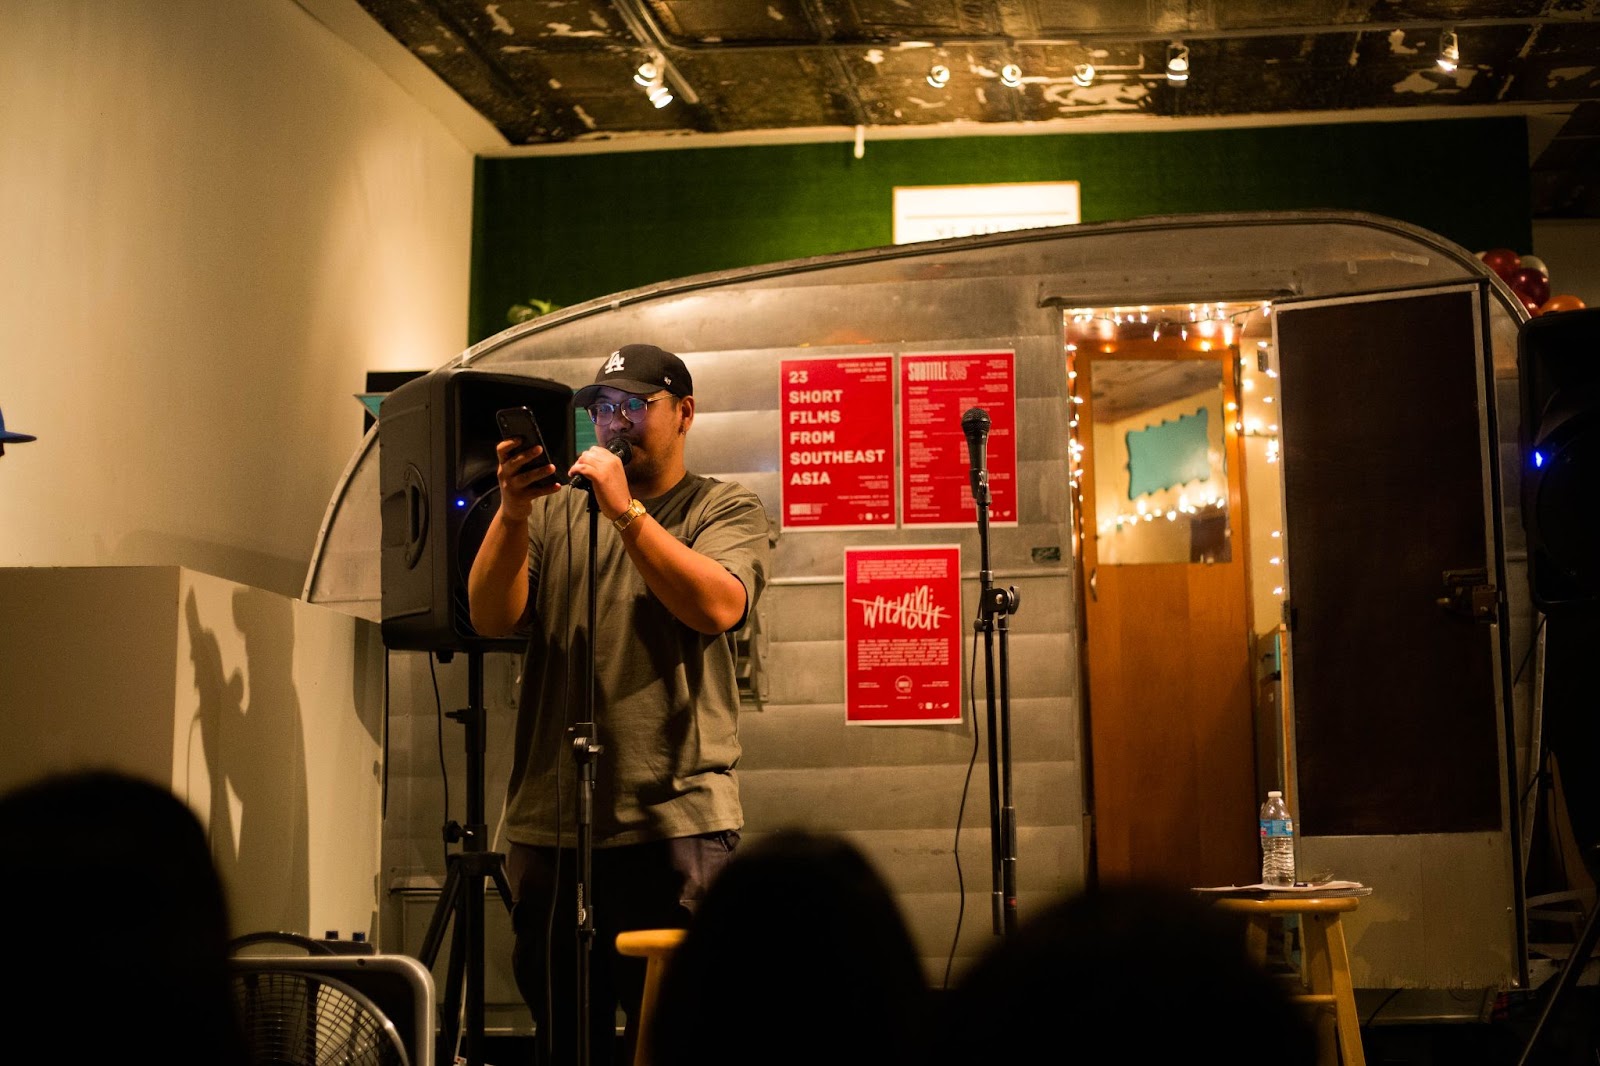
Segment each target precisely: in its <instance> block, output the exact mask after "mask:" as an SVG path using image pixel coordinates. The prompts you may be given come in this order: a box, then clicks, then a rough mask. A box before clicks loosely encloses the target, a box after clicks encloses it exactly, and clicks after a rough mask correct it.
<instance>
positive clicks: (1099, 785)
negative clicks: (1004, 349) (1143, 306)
mask: <svg viewBox="0 0 1600 1066" xmlns="http://www.w3.org/2000/svg"><path fill="white" fill-rule="evenodd" d="M1235 360H1236V351H1235V350H1234V349H1232V348H1224V349H1221V350H1219V351H1213V352H1197V351H1193V350H1191V349H1189V348H1187V347H1186V346H1183V345H1181V344H1175V343H1163V342H1157V341H1145V342H1139V343H1135V344H1133V345H1127V346H1124V347H1122V348H1121V349H1119V350H1118V351H1116V352H1115V353H1114V354H1098V355H1088V356H1085V355H1084V354H1083V353H1079V357H1078V359H1077V360H1076V369H1077V370H1078V373H1080V374H1083V373H1085V371H1087V374H1088V379H1089V380H1088V386H1087V388H1086V389H1081V390H1080V395H1086V396H1087V403H1085V404H1084V405H1083V408H1084V410H1083V413H1082V414H1081V415H1080V419H1081V421H1082V422H1083V425H1082V426H1081V427H1080V429H1079V440H1081V441H1083V442H1084V447H1085V454H1084V456H1083V465H1082V469H1083V491H1082V499H1083V504H1082V507H1083V512H1082V521H1083V539H1082V545H1083V549H1082V550H1083V566H1082V570H1081V572H1082V574H1083V580H1084V588H1083V602H1084V604H1085V642H1086V645H1087V651H1086V662H1087V664H1088V665H1087V669H1088V693H1089V700H1088V708H1087V717H1088V723H1089V725H1088V734H1089V749H1090V761H1091V767H1090V770H1091V775H1092V776H1091V779H1090V792H1091V798H1090V804H1091V810H1092V812H1093V825H1094V844H1093V868H1094V875H1095V877H1096V878H1097V879H1099V880H1100V881H1101V882H1111V881H1123V880H1131V879H1153V880H1157V881H1162V882H1166V883H1169V884H1174V885H1178V886H1183V887H1190V886H1195V885H1225V884H1248V883H1253V882H1255V881H1258V880H1260V861H1259V858H1258V847H1259V844H1258V838H1257V834H1256V806H1257V804H1258V802H1259V801H1258V799H1257V798H1256V796H1255V791H1256V788H1255V782H1256V773H1255V740H1254V719H1253V713H1252V680H1251V678H1252V671H1251V665H1252V648H1251V640H1250V619H1249V608H1248V605H1247V604H1248V600H1247V587H1248V586H1247V580H1246V572H1245V568H1246V562H1245V558H1246V551H1245V545H1246V539H1245V535H1244V534H1245V525H1244V518H1245V516H1244V499H1243V494H1242V490H1241V486H1242V484H1243V476H1242V470H1241V466H1240V464H1241V462H1242V457H1241V449H1240V448H1239V439H1238V435H1237V433H1236V431H1235V428H1234V418H1235V414H1234V412H1236V411H1237V399H1238V397H1237V391H1236V373H1235ZM1201 475H1203V476H1201ZM1147 516H1148V517H1147Z"/></svg>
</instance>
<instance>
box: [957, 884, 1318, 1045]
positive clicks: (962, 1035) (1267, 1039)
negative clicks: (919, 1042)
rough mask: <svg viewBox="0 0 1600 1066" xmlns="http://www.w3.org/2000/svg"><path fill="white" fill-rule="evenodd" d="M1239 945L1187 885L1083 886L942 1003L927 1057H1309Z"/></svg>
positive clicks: (1282, 996)
mask: <svg viewBox="0 0 1600 1066" xmlns="http://www.w3.org/2000/svg"><path fill="white" fill-rule="evenodd" d="M1302 1011H1303V1008H1301V1007H1299V1006H1297V1005H1296V1004H1294V1003H1292V1002H1291V1001H1290V999H1289V993H1288V990H1287V989H1285V988H1283V987H1282V986H1281V985H1280V984H1279V983H1278V982H1277V981H1276V980H1275V979H1274V978H1273V977H1271V976H1270V975H1269V974H1267V973H1265V972H1264V971H1263V970H1262V969H1261V968H1260V967H1259V966H1257V965H1256V964H1255V963H1254V962H1253V961H1252V960H1251V959H1250V957H1249V955H1248V954H1247V952H1246V948H1245V936H1244V925H1243V920H1242V919H1241V918H1240V917H1239V916H1238V915H1236V914H1229V913H1225V912H1223V911H1220V910H1218V909H1216V908H1214V907H1212V906H1210V905H1209V904H1207V903H1206V902H1204V901H1203V900H1200V899H1198V898H1196V897H1195V896H1194V895H1193V893H1190V892H1185V891H1183V890H1181V889H1176V888H1168V887H1161V886H1153V885H1117V886H1110V887H1105V888H1100V889H1091V890H1087V891H1084V892H1080V893H1076V894H1073V895H1071V896H1069V897H1064V898H1062V899H1060V900H1057V901H1056V902H1054V903H1052V904H1050V905H1048V906H1046V907H1045V908H1044V909H1043V910H1041V911H1040V912H1038V913H1037V914H1036V915H1034V916H1033V917H1031V918H1028V919H1025V920H1024V921H1022V922H1021V923H1020V924H1019V926H1018V928H1017V929H1016V930H1015V931H1014V932H1012V933H1011V934H1008V935H1007V936H1005V937H1004V938H1003V939H1001V940H997V941H996V942H995V943H994V944H993V945H992V946H991V947H990V948H989V949H988V951H987V952H986V953H985V954H984V955H983V956H981V957H980V958H979V959H978V960H977V961H976V962H974V963H973V965H972V966H971V968H970V969H968V970H967V971H966V972H965V973H964V974H962V975H961V977H960V979H959V980H958V981H957V982H956V985H955V987H954V989H953V990H952V991H950V992H949V993H946V994H945V995H944V997H943V1002H942V1003H941V1005H940V1009H939V1012H938V1028H937V1032H936V1035H935V1039H934V1046H935V1047H936V1049H937V1054H936V1055H935V1056H934V1057H933V1059H932V1060H931V1061H935V1062H938V1063H941V1064H950V1066H954V1064H957V1063H962V1064H965V1063H973V1062H1003V1063H1016V1062H1031V1061H1040V1060H1043V1059H1046V1058H1048V1059H1050V1060H1053V1061H1062V1060H1063V1055H1062V1050H1061V1049H1062V1048H1063V1047H1064V1046H1065V1047H1071V1048H1084V1047H1093V1048H1102V1049H1108V1050H1109V1051H1110V1054H1106V1055H1104V1056H1103V1061H1115V1062H1186V1061H1191V1060H1195V1061H1220V1062H1271V1063H1273V1064H1274V1066H1300V1064H1305V1066H1310V1064H1311V1063H1313V1062H1315V1061H1316V1044H1315V1034H1314V1032H1313V1030H1312V1028H1311V1024H1310V1022H1309V1020H1308V1019H1307V1018H1306V1016H1305V1015H1304V1014H1303V1013H1302Z"/></svg>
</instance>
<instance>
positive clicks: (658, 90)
mask: <svg viewBox="0 0 1600 1066" xmlns="http://www.w3.org/2000/svg"><path fill="white" fill-rule="evenodd" d="M645 95H646V96H648V97H649V98H650V102H651V103H652V104H654V105H655V106H656V107H657V108H658V109H659V108H663V107H666V106H667V105H668V104H670V103H672V90H671V89H669V88H667V87H666V86H665V85H652V86H651V87H650V91H649V92H647V93H646V94H645Z"/></svg>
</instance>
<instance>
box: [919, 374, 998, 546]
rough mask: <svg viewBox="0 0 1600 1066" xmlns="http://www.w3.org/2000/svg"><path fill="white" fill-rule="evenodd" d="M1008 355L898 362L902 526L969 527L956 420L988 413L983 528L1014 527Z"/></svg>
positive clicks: (965, 462)
mask: <svg viewBox="0 0 1600 1066" xmlns="http://www.w3.org/2000/svg"><path fill="white" fill-rule="evenodd" d="M1014 362H1015V359H1014V353H1012V352H941V353H939V354H936V355H902V356H901V357H900V496H901V515H902V521H903V522H904V524H905V525H907V526H965V525H972V524H975V523H976V522H977V520H978V511H977V508H976V506H975V505H974V504H973V502H972V477H971V474H972V462H971V460H970V458H969V456H968V452H967V438H966V434H965V433H963V432H962V430H961V418H962V416H963V415H964V414H966V412H967V411H968V410H969V409H970V408H973V407H981V408H983V409H984V410H985V411H987V412H988V413H989V423H990V428H989V438H988V447H987V451H988V467H989V522H990V524H991V525H1002V526H1014V525H1016V524H1017V434H1016V425H1017V408H1016V377H1015V370H1014Z"/></svg>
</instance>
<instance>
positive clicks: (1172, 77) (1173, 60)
mask: <svg viewBox="0 0 1600 1066" xmlns="http://www.w3.org/2000/svg"><path fill="white" fill-rule="evenodd" d="M1188 80H1189V46H1188V45H1186V44H1183V43H1181V42H1178V41H1174V42H1172V44H1170V45H1168V46H1167V81H1169V82H1171V83H1172V84H1174V85H1181V84H1183V83H1184V82H1186V81H1188Z"/></svg>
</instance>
